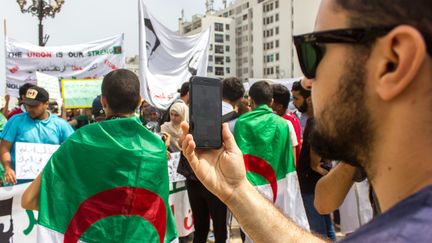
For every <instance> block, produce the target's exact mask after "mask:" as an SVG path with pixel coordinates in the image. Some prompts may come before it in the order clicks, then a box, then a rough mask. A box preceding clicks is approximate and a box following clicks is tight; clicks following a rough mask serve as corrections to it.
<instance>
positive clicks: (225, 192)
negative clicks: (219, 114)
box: [180, 122, 248, 202]
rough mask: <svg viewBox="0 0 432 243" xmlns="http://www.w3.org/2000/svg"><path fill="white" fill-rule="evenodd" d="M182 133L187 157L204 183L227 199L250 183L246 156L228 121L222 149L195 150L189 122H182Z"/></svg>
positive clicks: (223, 130)
mask: <svg viewBox="0 0 432 243" xmlns="http://www.w3.org/2000/svg"><path fill="white" fill-rule="evenodd" d="M181 128H182V130H183V135H182V137H181V139H180V141H181V143H182V150H183V154H184V156H185V157H186V158H187V160H188V161H189V164H190V165H191V167H192V169H193V171H194V172H195V175H196V176H197V178H198V179H199V180H200V181H201V182H202V183H203V184H204V186H205V187H206V188H207V189H208V190H209V191H211V192H212V193H213V194H215V195H216V196H217V197H219V198H220V199H221V200H222V201H223V202H227V201H228V200H229V199H230V198H231V197H232V196H233V195H234V193H235V191H236V189H237V188H239V187H240V186H241V185H242V184H244V183H247V182H248V181H247V179H246V169H245V166H244V161H243V155H242V152H241V151H240V149H239V148H238V146H237V144H236V142H235V140H234V137H233V135H232V134H231V132H230V130H229V128H228V124H227V123H224V124H223V127H222V139H223V146H222V148H220V149H200V150H198V149H197V150H195V148H196V144H195V141H194V140H193V137H192V135H191V134H188V131H189V125H188V123H187V122H182V124H181Z"/></svg>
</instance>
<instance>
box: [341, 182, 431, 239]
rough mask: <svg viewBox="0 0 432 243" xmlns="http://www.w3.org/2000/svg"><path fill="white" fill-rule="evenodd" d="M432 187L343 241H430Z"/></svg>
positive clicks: (416, 194)
mask: <svg viewBox="0 0 432 243" xmlns="http://www.w3.org/2000/svg"><path fill="white" fill-rule="evenodd" d="M430 215H432V186H429V187H427V188H424V189H423V190H421V191H419V192H417V193H415V194H414V195H412V196H411V197H409V198H407V199H405V200H403V201H402V202H400V203H398V204H397V205H396V206H394V207H393V208H392V209H390V210H389V211H387V212H385V213H384V214H382V215H381V216H379V217H377V218H375V219H373V220H372V221H371V222H370V223H368V224H366V225H364V226H363V227H361V228H360V229H359V230H357V231H356V232H354V233H353V234H351V235H350V236H348V237H347V238H346V239H344V240H343V242H427V241H430V240H431V239H432V230H431V229H432V217H430Z"/></svg>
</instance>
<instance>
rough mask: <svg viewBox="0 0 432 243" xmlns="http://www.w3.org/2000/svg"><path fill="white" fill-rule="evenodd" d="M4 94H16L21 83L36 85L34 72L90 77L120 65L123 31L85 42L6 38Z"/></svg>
mask: <svg viewBox="0 0 432 243" xmlns="http://www.w3.org/2000/svg"><path fill="white" fill-rule="evenodd" d="M5 47H6V88H7V91H6V93H7V94H10V95H11V96H15V97H18V89H19V87H20V86H21V85H23V84H24V83H34V84H36V72H42V73H45V74H48V75H51V76H54V77H57V78H59V79H76V78H78V79H91V78H93V79H94V78H99V77H103V76H105V75H106V74H107V73H109V72H110V71H112V70H115V69H119V68H123V67H124V64H125V56H124V52H123V34H120V35H117V36H114V37H110V38H106V39H103V40H98V41H94V42H91V43H86V44H79V45H69V46H48V47H40V46H37V45H33V44H30V43H25V42H20V41H16V40H14V39H12V38H6V40H5Z"/></svg>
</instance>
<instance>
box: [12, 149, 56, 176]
mask: <svg viewBox="0 0 432 243" xmlns="http://www.w3.org/2000/svg"><path fill="white" fill-rule="evenodd" d="M58 147H60V145H53V144H37V143H20V142H17V143H16V144H15V168H16V177H17V179H23V180H24V179H35V178H36V177H37V176H38V175H39V173H40V172H41V171H42V170H43V168H44V167H45V165H46V163H47V162H48V160H49V158H51V155H52V154H53V153H54V152H55V151H56V150H57V149H58Z"/></svg>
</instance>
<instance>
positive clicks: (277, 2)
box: [275, 0, 279, 8]
mask: <svg viewBox="0 0 432 243" xmlns="http://www.w3.org/2000/svg"><path fill="white" fill-rule="evenodd" d="M275 8H279V0H276V2H275Z"/></svg>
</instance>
